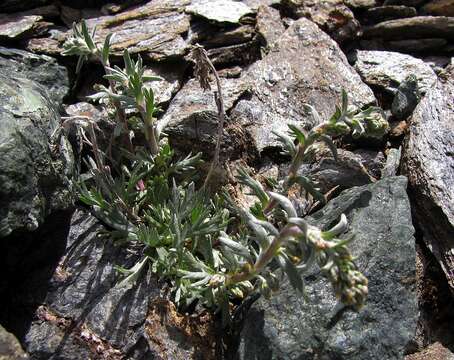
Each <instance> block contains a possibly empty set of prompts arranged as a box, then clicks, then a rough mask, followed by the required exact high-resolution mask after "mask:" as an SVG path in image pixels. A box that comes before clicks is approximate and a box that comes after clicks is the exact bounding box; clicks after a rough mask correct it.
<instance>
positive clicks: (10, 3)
mask: <svg viewBox="0 0 454 360" xmlns="http://www.w3.org/2000/svg"><path fill="white" fill-rule="evenodd" d="M48 2H49V0H27V1H22V0H3V1H2V3H1V4H0V13H2V12H6V13H11V12H17V11H23V10H28V9H33V8H34V7H38V6H42V5H45V4H46V3H48Z"/></svg>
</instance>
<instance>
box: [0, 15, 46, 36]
mask: <svg viewBox="0 0 454 360" xmlns="http://www.w3.org/2000/svg"><path fill="white" fill-rule="evenodd" d="M42 20H43V17H42V16H39V15H19V14H18V15H8V14H0V40H12V39H14V40H16V39H23V38H25V37H27V36H30V35H32V34H37V33H39V31H40V30H42V27H43V26H45V25H46V24H45V23H43V22H42Z"/></svg>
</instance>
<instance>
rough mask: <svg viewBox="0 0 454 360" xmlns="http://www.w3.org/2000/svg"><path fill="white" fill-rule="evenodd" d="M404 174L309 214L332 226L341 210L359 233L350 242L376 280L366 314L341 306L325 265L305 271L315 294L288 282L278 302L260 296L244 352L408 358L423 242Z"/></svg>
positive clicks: (347, 193) (258, 356)
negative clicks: (418, 247)
mask: <svg viewBox="0 0 454 360" xmlns="http://www.w3.org/2000/svg"><path fill="white" fill-rule="evenodd" d="M406 184H407V181H406V179H405V178H404V177H390V178H387V179H385V180H381V181H379V182H377V183H375V184H371V185H366V186H362V187H358V188H352V189H350V190H346V191H344V192H343V193H342V194H341V195H340V196H339V197H337V198H335V199H334V200H332V201H331V202H329V203H328V204H327V206H326V207H325V208H324V209H322V210H320V211H319V212H317V213H315V214H314V215H312V216H311V217H310V218H309V221H311V222H313V223H315V224H318V225H319V226H320V225H321V226H324V227H329V226H331V225H332V224H333V223H335V222H336V221H337V220H338V218H339V217H340V215H341V213H345V214H346V215H347V217H348V218H349V224H350V230H349V233H348V234H346V235H345V236H346V237H348V235H351V234H355V238H354V240H353V241H352V242H351V243H350V247H351V248H352V251H353V254H354V255H355V256H357V257H358V258H357V264H358V266H359V268H360V269H361V270H362V271H364V273H365V274H366V276H367V277H368V279H369V297H368V300H367V303H366V305H365V307H364V308H363V309H362V310H360V311H359V312H358V313H354V312H351V311H349V310H347V309H345V308H344V309H342V308H341V307H336V303H337V300H336V298H335V296H334V295H333V294H332V291H331V288H330V285H329V283H328V282H327V281H326V280H325V279H324V278H323V277H322V276H321V275H320V274H319V272H318V271H317V270H315V269H314V270H313V271H310V272H309V274H308V276H306V278H305V280H306V281H305V284H306V286H305V291H306V294H307V296H308V299H307V301H304V299H303V298H301V297H300V296H298V295H297V294H296V293H295V292H294V290H293V289H291V288H290V286H289V285H288V284H284V285H283V286H282V288H281V290H280V291H279V293H278V294H277V295H275V296H274V297H272V298H271V300H270V301H267V300H265V299H260V300H259V301H258V302H257V303H256V304H255V305H254V306H253V308H252V309H251V311H250V312H249V314H248V316H247V318H246V322H245V326H244V329H243V331H242V333H241V340H240V346H239V351H238V358H239V359H251V358H253V359H257V360H259V359H270V358H279V359H320V358H322V359H325V358H326V359H352V360H356V359H371V358H380V359H402V358H403V355H404V352H405V347H406V345H407V343H408V342H409V341H410V339H411V338H412V337H413V335H414V331H415V328H416V320H417V315H418V310H417V303H416V294H415V286H414V282H415V248H414V238H413V232H414V230H413V226H412V222H411V214H410V204H409V201H408V197H407V194H406Z"/></svg>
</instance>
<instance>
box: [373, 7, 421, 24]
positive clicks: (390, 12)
mask: <svg viewBox="0 0 454 360" xmlns="http://www.w3.org/2000/svg"><path fill="white" fill-rule="evenodd" d="M416 15H417V12H416V9H415V8H414V7H408V6H402V5H388V6H378V7H374V8H370V9H367V11H366V13H365V16H366V17H367V19H368V20H370V21H372V22H374V23H377V22H380V21H386V20H393V19H401V18H407V17H413V16H416Z"/></svg>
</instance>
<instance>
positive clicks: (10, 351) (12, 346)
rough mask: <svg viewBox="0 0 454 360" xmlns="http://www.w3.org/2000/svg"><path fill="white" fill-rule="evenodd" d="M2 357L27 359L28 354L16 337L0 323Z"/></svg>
mask: <svg viewBox="0 0 454 360" xmlns="http://www.w3.org/2000/svg"><path fill="white" fill-rule="evenodd" d="M0 359H2V360H27V359H28V356H27V355H26V354H25V353H24V350H22V347H21V346H20V344H19V341H18V340H17V339H16V337H15V336H14V335H13V334H11V333H9V332H8V331H6V330H5V329H4V328H3V326H1V325H0Z"/></svg>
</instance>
